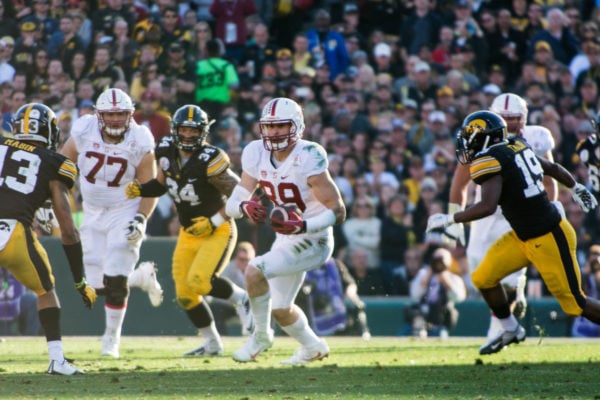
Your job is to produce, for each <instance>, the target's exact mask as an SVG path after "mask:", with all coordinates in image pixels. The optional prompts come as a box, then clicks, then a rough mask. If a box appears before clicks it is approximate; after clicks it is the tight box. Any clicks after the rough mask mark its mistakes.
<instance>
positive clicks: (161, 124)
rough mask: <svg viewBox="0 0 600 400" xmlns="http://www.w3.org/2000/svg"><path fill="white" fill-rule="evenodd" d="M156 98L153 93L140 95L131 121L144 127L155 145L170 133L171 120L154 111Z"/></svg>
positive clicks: (146, 92) (167, 116) (147, 92)
mask: <svg viewBox="0 0 600 400" xmlns="http://www.w3.org/2000/svg"><path fill="white" fill-rule="evenodd" d="M157 100H158V99H157V98H156V96H155V95H154V93H152V92H150V91H145V92H144V93H143V94H142V98H141V101H140V103H139V108H138V109H137V110H136V111H135V112H134V114H133V119H134V120H135V122H137V123H138V124H140V125H145V126H147V127H148V128H149V129H150V132H152V136H154V140H155V142H156V143H158V142H159V141H160V139H161V138H162V137H164V136H167V135H169V133H170V131H171V118H170V116H169V114H166V113H162V112H159V111H157V110H156V102H157Z"/></svg>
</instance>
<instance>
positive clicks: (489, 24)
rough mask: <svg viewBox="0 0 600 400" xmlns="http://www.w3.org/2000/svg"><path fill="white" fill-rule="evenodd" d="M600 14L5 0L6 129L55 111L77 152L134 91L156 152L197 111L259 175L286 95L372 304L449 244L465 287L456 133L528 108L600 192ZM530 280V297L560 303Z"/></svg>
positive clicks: (245, 2)
mask: <svg viewBox="0 0 600 400" xmlns="http://www.w3.org/2000/svg"><path fill="white" fill-rule="evenodd" d="M595 4H596V3H595V2H593V1H585V0H579V1H577V0H564V1H542V0H539V1H527V0H512V1H510V2H506V1H497V0H483V1H472V0H440V1H435V0H414V1H409V2H400V1H392V0H387V1H374V0H360V1H358V2H357V3H352V2H347V1H339V0H302V1H300V0H295V1H292V0H261V1H258V0H256V1H254V0H195V1H194V0H192V1H176V0H156V1H150V0H148V1H143V0H136V1H134V0H104V1H102V0H98V1H80V0H20V1H9V0H2V1H0V110H1V113H0V117H1V121H0V122H1V129H2V131H3V132H2V133H3V134H5V133H8V132H10V130H11V129H10V122H11V119H12V116H13V113H14V112H15V111H16V110H17V109H18V108H19V107H20V106H21V105H23V104H25V103H27V102H41V103H44V104H46V105H48V106H49V107H51V108H52V109H53V110H54V111H55V112H56V114H57V116H58V119H59V125H60V128H61V130H62V140H63V141H66V140H67V139H68V137H69V132H70V127H71V123H72V122H73V121H74V120H75V119H77V118H78V117H79V116H80V115H83V114H85V113H90V112H94V104H95V102H96V98H97V97H98V95H99V94H100V93H101V92H102V91H103V90H104V89H105V88H107V87H116V88H121V89H122V90H124V91H125V92H126V93H128V94H130V96H131V97H132V99H133V100H134V101H135V103H136V112H135V114H134V118H135V120H136V121H138V123H141V124H144V125H146V126H148V127H149V128H150V129H151V131H152V134H153V135H154V137H155V140H158V139H160V138H161V137H163V136H165V135H168V134H169V132H170V116H171V115H172V113H173V112H174V111H175V110H177V109H178V108H179V107H180V106H181V105H183V104H197V105H199V106H200V107H202V109H204V110H205V111H207V112H208V114H209V116H210V117H212V118H215V119H216V123H215V124H214V125H213V128H212V130H211V134H210V136H209V140H210V142H211V143H213V144H215V145H216V146H218V147H220V148H222V149H223V150H225V151H226V152H227V154H228V155H229V157H230V158H231V161H232V167H233V169H234V170H235V172H237V173H241V162H240V155H241V151H242V149H243V148H244V146H245V144H246V143H248V142H250V141H252V140H255V139H257V138H259V137H260V134H259V127H258V118H259V116H260V110H262V108H263V106H264V105H265V104H266V103H267V102H268V101H269V100H270V99H271V98H273V97H275V96H286V97H289V98H292V99H294V100H295V101H297V102H298V103H299V104H300V105H301V106H302V107H303V111H304V118H305V121H306V130H305V132H304V136H305V137H306V138H307V139H309V140H313V141H315V142H318V143H320V144H321V145H323V147H324V148H325V149H326V150H327V152H328V155H329V170H330V173H331V174H332V176H333V178H334V180H335V182H336V184H337V186H338V187H339V189H340V191H341V193H342V195H343V198H344V201H345V203H346V206H347V209H348V219H347V221H346V222H344V223H343V224H342V225H341V226H339V227H336V248H335V254H334V256H335V257H336V258H338V259H341V260H343V261H344V262H345V263H346V264H347V265H348V267H349V269H350V271H351V272H352V274H353V275H354V277H355V278H356V280H357V284H358V288H359V294H360V295H404V296H407V295H409V287H410V282H411V280H412V278H413V277H415V276H416V275H417V273H418V271H419V269H421V268H423V267H424V266H426V265H427V263H428V262H429V260H430V257H431V255H432V254H433V252H434V251H435V250H436V249H437V248H439V247H447V248H449V249H451V252H452V256H453V262H452V266H451V268H450V269H451V270H452V271H453V272H455V273H457V274H458V275H461V276H465V278H466V275H467V274H468V272H469V268H468V266H467V265H466V258H465V256H464V246H462V245H460V244H458V245H457V244H456V243H453V242H452V241H451V240H449V239H448V238H447V237H444V236H443V235H441V234H437V233H426V231H425V228H426V224H427V219H428V216H430V215H432V214H435V213H439V212H446V211H447V205H448V197H449V187H450V182H451V179H452V175H453V171H454V169H455V167H456V158H455V148H454V146H455V144H454V133H455V131H456V129H457V128H458V127H459V126H460V124H461V122H462V120H463V118H464V117H465V116H466V115H468V114H469V113H471V112H473V111H477V110H481V109H488V108H489V106H490V104H491V102H492V101H493V99H494V98H495V97H496V96H498V95H499V94H501V93H506V92H511V93H516V94H518V95H519V96H521V97H523V98H525V99H526V100H527V104H528V108H529V113H528V121H527V123H528V124H536V125H542V126H545V127H547V128H548V129H549V130H550V131H551V133H552V136H553V139H554V142H555V148H554V152H553V156H554V159H555V160H557V161H558V162H560V163H562V164H563V165H564V166H565V167H566V168H567V169H568V170H569V171H571V172H572V173H573V174H574V175H575V176H576V178H577V179H578V181H579V182H582V183H587V182H588V171H587V169H586V168H585V166H583V164H581V163H580V162H579V160H578V159H577V157H576V156H574V154H575V147H576V144H577V143H578V142H579V141H580V140H582V139H584V138H586V137H587V136H588V135H590V134H592V133H593V132H594V129H595V128H594V126H593V124H591V123H590V121H589V120H590V119H593V120H595V119H596V118H597V116H598V110H599V107H600V103H599V101H598V86H599V85H600V36H599V35H598V34H599V32H598V30H599V29H600V7H595ZM559 190H560V192H559V199H560V200H561V202H562V203H563V205H564V208H565V210H566V214H567V217H568V219H569V221H570V222H571V223H572V224H573V226H574V228H575V229H576V231H577V237H578V241H579V243H578V249H579V251H580V253H581V254H579V261H580V265H582V266H585V265H588V264H589V263H586V261H587V260H588V250H589V249H590V247H591V246H592V245H594V244H598V243H600V231H599V228H600V226H599V224H598V223H597V221H598V210H595V211H593V212H591V213H590V214H587V215H586V214H585V213H584V212H583V211H582V210H581V209H580V208H578V206H577V204H576V203H574V202H572V200H571V197H570V194H569V191H568V190H567V189H565V188H559ZM78 197H79V195H78V194H77V192H74V210H75V217H76V218H75V220H76V221H77V216H78V215H80V212H81V207H79V206H78ZM238 225H239V237H238V240H239V241H249V242H251V243H252V244H253V245H254V247H255V248H256V249H257V253H258V254H262V253H264V252H265V251H266V249H268V248H269V246H270V243H271V242H272V240H273V232H272V231H270V229H264V227H263V226H257V225H253V224H252V223H249V222H247V221H241V220H239V221H238ZM178 228H179V226H178V219H177V214H176V210H175V208H174V206H173V203H172V201H171V200H170V199H169V197H168V196H166V195H165V196H163V197H161V198H160V200H159V204H158V207H157V210H156V212H155V213H154V215H153V217H152V218H151V220H150V221H149V224H148V232H147V233H148V234H149V235H153V236H165V235H167V236H176V235H177V232H178ZM40 234H41V233H40ZM584 272H586V273H589V272H590V271H584ZM530 274H532V276H531V278H535V276H533V274H535V271H534V270H531V271H530ZM465 281H466V283H467V284H469V282H470V281H469V280H468V279H465ZM530 282H533V283H535V284H536V286H533V285H532V286H531V289H530V290H529V293H530V294H532V295H535V294H540V295H543V294H544V290H543V288H541V289H540V288H538V287H537V283H538V281H536V280H535V279H531V280H530ZM468 289H472V288H468ZM469 295H470V296H474V295H476V293H475V291H474V290H469Z"/></svg>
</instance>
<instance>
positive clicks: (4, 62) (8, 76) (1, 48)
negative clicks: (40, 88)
mask: <svg viewBox="0 0 600 400" xmlns="http://www.w3.org/2000/svg"><path fill="white" fill-rule="evenodd" d="M10 54H11V50H10V49H9V48H8V44H7V43H6V40H2V39H0V83H2V82H12V81H13V79H14V76H15V67H13V66H12V64H11V63H10V58H11V57H10Z"/></svg>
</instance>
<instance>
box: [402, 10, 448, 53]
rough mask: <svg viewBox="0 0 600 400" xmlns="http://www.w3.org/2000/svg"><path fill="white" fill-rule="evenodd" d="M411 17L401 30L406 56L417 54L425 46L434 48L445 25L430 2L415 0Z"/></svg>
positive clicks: (404, 22) (406, 19) (405, 21)
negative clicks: (441, 28)
mask: <svg viewBox="0 0 600 400" xmlns="http://www.w3.org/2000/svg"><path fill="white" fill-rule="evenodd" d="M413 4H414V8H413V10H412V12H411V13H410V15H408V16H407V17H406V18H405V20H404V21H403V23H402V25H401V28H400V40H401V43H402V48H403V49H402V51H403V53H404V54H406V55H409V54H417V53H418V52H419V50H420V49H421V47H422V46H423V45H429V46H431V47H432V48H434V47H435V46H436V45H437V42H438V38H439V30H440V27H441V26H442V25H443V21H442V18H441V16H440V15H439V14H438V13H437V11H434V10H433V7H432V2H431V1H430V0H415V1H414V2H413Z"/></svg>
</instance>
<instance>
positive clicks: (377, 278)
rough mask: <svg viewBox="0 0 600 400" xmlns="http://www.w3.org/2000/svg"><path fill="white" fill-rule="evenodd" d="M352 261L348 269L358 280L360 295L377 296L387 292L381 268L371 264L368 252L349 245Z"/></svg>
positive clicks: (358, 292)
mask: <svg viewBox="0 0 600 400" xmlns="http://www.w3.org/2000/svg"><path fill="white" fill-rule="evenodd" d="M349 249H350V259H349V260H350V261H349V262H348V263H347V264H348V269H349V271H350V274H352V277H353V278H354V280H355V281H356V285H357V294H358V295H359V296H377V295H380V296H381V295H384V294H385V283H384V281H383V275H382V274H381V270H380V269H379V268H378V267H377V266H372V265H370V264H369V255H368V252H367V251H366V250H364V249H362V248H354V247H349Z"/></svg>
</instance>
